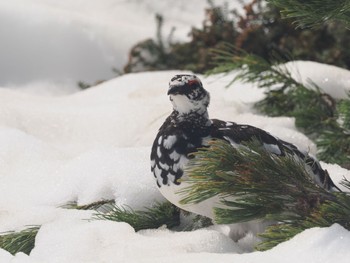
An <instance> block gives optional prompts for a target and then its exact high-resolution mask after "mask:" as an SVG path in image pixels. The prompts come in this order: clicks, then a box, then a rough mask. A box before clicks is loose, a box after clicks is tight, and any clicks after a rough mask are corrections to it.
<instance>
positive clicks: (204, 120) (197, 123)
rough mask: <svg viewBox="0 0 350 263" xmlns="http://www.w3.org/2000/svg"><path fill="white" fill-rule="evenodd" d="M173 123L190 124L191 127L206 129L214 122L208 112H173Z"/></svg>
mask: <svg viewBox="0 0 350 263" xmlns="http://www.w3.org/2000/svg"><path fill="white" fill-rule="evenodd" d="M171 117H172V120H173V122H175V123H179V124H180V123H182V124H186V123H189V124H191V126H194V127H198V128H204V127H209V126H210V125H211V124H212V122H211V120H210V119H209V114H208V111H207V110H204V111H203V110H201V111H190V112H188V113H181V112H178V111H176V110H173V112H172V113H171Z"/></svg>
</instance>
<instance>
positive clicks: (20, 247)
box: [0, 226, 40, 255]
mask: <svg viewBox="0 0 350 263" xmlns="http://www.w3.org/2000/svg"><path fill="white" fill-rule="evenodd" d="M39 229H40V226H33V227H30V228H27V229H24V230H22V231H20V232H14V231H9V232H5V233H2V234H1V235H0V248H2V249H4V250H6V251H8V252H10V253H11V254H12V255H15V254H16V253H18V252H23V253H25V254H27V255H29V253H30V251H32V249H33V248H34V243H35V237H36V234H37V233H38V231H39Z"/></svg>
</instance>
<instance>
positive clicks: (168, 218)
mask: <svg viewBox="0 0 350 263" xmlns="http://www.w3.org/2000/svg"><path fill="white" fill-rule="evenodd" d="M95 217H96V218H97V219H103V220H111V221H116V222H126V223H128V224H130V225H131V226H132V227H133V228H134V229H135V230H136V231H139V230H142V229H154V228H159V227H160V226H163V225H166V226H167V227H168V228H171V227H174V226H177V225H179V224H180V211H179V209H178V208H177V207H175V206H174V205H172V204H171V203H169V202H165V203H162V204H160V203H157V204H156V205H155V206H154V207H152V208H146V209H145V210H140V211H135V210H133V209H131V208H125V207H119V206H117V205H109V207H108V212H107V213H102V212H97V213H96V214H95Z"/></svg>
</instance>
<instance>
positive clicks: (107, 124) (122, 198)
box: [0, 64, 350, 262]
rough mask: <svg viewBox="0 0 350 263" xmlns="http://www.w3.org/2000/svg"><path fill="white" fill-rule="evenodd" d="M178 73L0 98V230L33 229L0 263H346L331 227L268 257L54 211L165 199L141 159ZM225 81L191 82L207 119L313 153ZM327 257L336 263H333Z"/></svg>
mask: <svg viewBox="0 0 350 263" xmlns="http://www.w3.org/2000/svg"><path fill="white" fill-rule="evenodd" d="M301 65H302V64H301ZM313 66H314V67H318V68H319V69H322V67H325V65H321V64H314V65H313ZM177 73H184V72H182V71H163V72H152V73H150V72H146V73H136V74H128V75H124V76H121V77H117V78H115V79H112V80H110V81H107V82H104V83H102V84H100V85H98V86H96V87H92V88H90V89H88V90H85V91H81V92H78V93H74V94H71V95H66V96H59V97H42V96H35V95H29V94H25V93H23V92H20V91H18V90H15V91H14V90H9V89H1V90H0V116H1V118H0V145H1V148H0V192H1V198H0V232H3V231H9V230H20V229H23V228H25V227H26V226H30V225H42V228H41V229H40V231H39V233H38V235H37V238H36V245H35V248H34V250H33V251H32V253H31V254H30V255H29V256H27V255H25V254H23V253H18V254H17V255H15V256H11V255H10V254H8V253H7V252H6V251H3V250H0V251H1V252H0V262H10V261H11V260H12V261H11V262H173V261H175V260H179V259H181V260H182V261H184V262H197V261H198V262H212V261H219V262H232V261H235V262H247V261H249V262H258V261H259V262H279V261H280V260H283V259H285V260H287V262H294V261H298V262H310V260H312V261H311V262H325V261H327V262H345V260H346V259H345V258H346V256H349V252H348V249H347V248H348V245H349V244H350V234H349V232H348V231H347V230H345V229H343V228H342V227H340V226H338V225H334V226H332V227H330V228H325V229H311V230H308V231H305V232H304V233H301V234H300V235H298V236H296V237H295V238H294V239H292V240H290V241H288V242H286V243H284V244H281V245H280V246H278V247H276V248H275V249H272V250H271V251H267V252H263V253H261V252H254V253H250V254H241V252H244V251H246V250H245V249H244V244H240V243H238V244H237V243H234V242H233V241H232V240H231V239H230V238H229V237H228V234H227V231H222V229H221V228H208V229H202V230H197V231H193V232H186V233H176V232H172V231H169V230H166V229H158V230H147V231H141V232H138V233H135V231H134V230H133V229H132V227H131V226H129V225H127V224H126V223H116V222H104V221H103V222H101V221H95V220H84V219H89V218H91V216H92V212H91V211H74V210H69V209H68V210H67V209H64V208H62V207H61V206H62V205H64V204H66V203H69V202H71V201H77V202H78V204H81V205H82V204H88V203H91V202H94V201H98V200H101V199H112V198H113V199H115V200H116V203H117V204H119V205H127V206H129V207H132V208H134V209H142V208H144V207H149V206H151V205H152V204H154V202H156V201H163V200H164V199H163V197H162V196H161V195H160V194H159V192H158V189H157V187H156V184H155V181H154V178H153V175H152V174H151V172H150V163H149V153H150V146H151V144H152V141H153V138H154V137H155V134H156V133H157V129H158V128H159V127H160V125H161V124H162V123H163V121H164V119H165V118H166V116H167V115H168V114H169V113H170V111H171V103H170V101H169V99H168V98H167V96H166V91H167V88H168V87H167V85H168V81H169V80H170V79H171V77H172V76H173V75H174V74H177ZM234 74H235V73H232V74H230V75H227V76H224V77H223V76H212V77H208V78H205V77H203V76H199V77H200V78H201V79H202V81H203V85H204V86H205V87H206V88H207V89H208V90H209V92H210V93H211V98H212V101H211V105H210V107H209V113H210V116H211V117H215V118H220V119H224V120H231V121H237V122H239V123H245V124H251V125H255V126H258V127H260V128H263V129H266V130H268V131H270V132H271V133H273V134H275V135H277V136H278V137H280V138H282V139H284V140H287V141H290V142H292V143H294V144H296V145H298V146H299V147H300V148H302V149H305V150H308V151H310V152H312V153H315V150H316V148H315V145H314V144H313V143H312V142H311V141H310V140H309V139H308V138H307V137H305V136H304V135H302V134H301V133H299V132H298V131H296V129H295V126H294V120H293V119H291V118H286V117H279V118H270V117H266V116H261V115H257V114H255V113H254V111H253V110H252V107H251V106H252V103H253V102H254V101H256V100H258V99H260V98H262V96H263V94H262V91H261V90H259V89H258V88H256V87H254V86H253V85H247V84H241V83H237V84H235V85H234V86H232V87H230V88H225V86H226V85H227V83H229V81H230V80H231V79H232V78H233V75H234ZM348 74H349V73H348ZM339 83H340V82H339ZM344 88H346V87H345V86H341V85H338V86H337V87H335V90H336V89H344ZM324 165H325V166H326V168H327V169H328V171H329V173H330V174H331V176H332V177H333V178H334V179H335V181H336V182H339V181H340V180H341V179H342V177H343V176H345V177H347V178H350V171H348V170H345V169H343V168H340V167H338V166H337V165H332V164H324ZM220 229H221V230H220ZM251 240H253V238H252V239H251ZM246 242H248V243H249V242H250V241H249V239H248V240H247V241H246ZM344 243H345V244H347V245H344ZM325 248H327V249H325ZM295 250H298V251H299V254H298V256H297V255H296V253H295V252H293V251H295ZM316 251H320V252H319V253H317V256H315V252H316ZM333 253H336V254H337V257H338V255H339V253H340V254H341V255H342V256H339V260H335V257H334V255H333Z"/></svg>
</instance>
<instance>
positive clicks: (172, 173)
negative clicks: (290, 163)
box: [151, 75, 336, 218]
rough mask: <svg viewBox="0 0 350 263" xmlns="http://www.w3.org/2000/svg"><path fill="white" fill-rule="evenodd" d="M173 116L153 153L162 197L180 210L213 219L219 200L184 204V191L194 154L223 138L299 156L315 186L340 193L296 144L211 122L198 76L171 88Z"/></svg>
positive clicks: (177, 78)
mask: <svg viewBox="0 0 350 263" xmlns="http://www.w3.org/2000/svg"><path fill="white" fill-rule="evenodd" d="M168 95H169V97H170V101H171V102H172V104H173V112H172V113H171V114H170V116H169V117H168V118H167V119H166V120H165V122H164V124H163V125H162V126H161V127H160V129H159V132H158V134H157V136H156V138H155V140H154V143H153V146H152V152H151V169H152V172H153V174H154V177H155V179H156V181H157V185H158V187H159V190H160V192H161V193H162V194H163V195H164V197H165V198H167V199H168V200H169V201H170V202H172V203H173V204H175V205H176V206H178V207H180V208H182V209H184V210H187V211H190V212H194V213H197V214H200V215H204V216H207V217H210V218H213V207H215V206H219V205H220V204H219V199H218V198H211V199H209V200H206V201H204V202H201V203H198V204H190V205H183V204H180V200H181V199H182V198H183V196H182V195H180V194H179V191H181V189H183V188H184V187H186V186H188V184H186V181H184V180H181V181H180V180H179V179H184V178H186V174H185V173H184V166H185V165H186V164H187V163H188V160H189V159H188V158H189V157H188V154H189V153H193V152H195V151H197V149H198V148H200V147H203V146H206V145H207V144H206V143H207V142H208V140H210V139H213V138H218V139H223V140H226V141H227V142H228V143H230V144H231V145H232V146H233V147H237V146H238V145H240V143H241V142H243V141H249V140H251V139H252V138H257V139H258V140H259V141H260V142H261V144H262V146H263V147H264V148H265V149H266V150H267V151H269V152H271V154H276V155H280V156H284V155H285V154H287V153H288V154H293V155H294V156H295V157H296V158H299V159H300V160H301V161H304V162H305V165H307V166H308V168H310V169H308V170H310V172H309V173H310V176H311V177H312V178H313V179H314V181H315V182H316V183H317V184H319V185H321V186H323V187H324V188H326V189H327V190H330V189H332V188H336V186H335V185H334V183H333V182H332V180H331V179H330V178H329V177H328V175H327V173H326V172H325V171H324V170H323V169H322V168H321V166H320V164H319V163H318V162H317V161H316V160H315V159H314V158H312V157H311V156H309V155H308V154H307V153H306V152H302V151H300V150H299V149H298V148H297V147H296V146H294V145H293V144H291V143H288V142H285V141H283V140H280V139H278V138H276V137H274V136H272V135H271V134H269V133H268V132H266V131H264V130H262V129H259V128H256V127H253V126H250V125H239V124H236V123H234V122H229V121H221V120H217V119H209V115H208V111H207V108H208V105H209V100H210V96H209V92H208V91H206V90H205V89H204V88H203V85H202V83H201V81H200V80H199V78H197V77H196V76H195V75H176V76H174V77H173V78H172V79H171V81H170V83H169V89H168Z"/></svg>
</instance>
